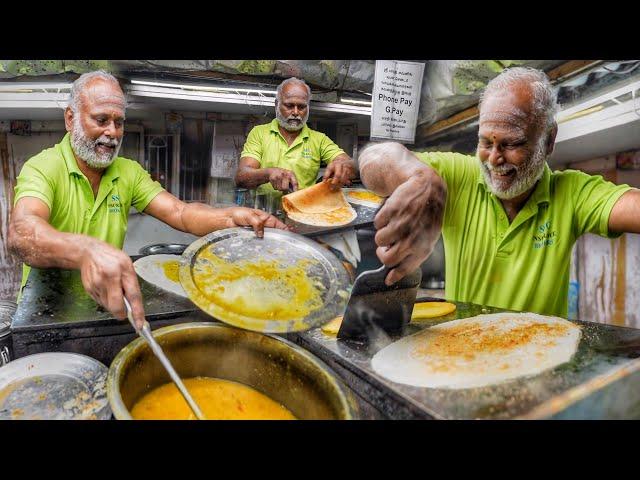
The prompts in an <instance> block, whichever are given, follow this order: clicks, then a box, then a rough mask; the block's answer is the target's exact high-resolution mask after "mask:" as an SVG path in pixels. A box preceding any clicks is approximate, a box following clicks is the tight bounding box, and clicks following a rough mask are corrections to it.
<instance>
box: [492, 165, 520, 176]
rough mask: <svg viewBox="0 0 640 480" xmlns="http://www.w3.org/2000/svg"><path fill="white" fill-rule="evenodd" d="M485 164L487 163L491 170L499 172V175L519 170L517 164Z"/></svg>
mask: <svg viewBox="0 0 640 480" xmlns="http://www.w3.org/2000/svg"><path fill="white" fill-rule="evenodd" d="M485 165H486V167H487V170H489V171H490V172H495V173H497V174H499V175H504V174H506V173H511V172H513V171H514V170H515V171H516V172H517V171H518V168H517V167H516V166H514V165H509V164H506V165H500V166H497V167H494V166H493V165H491V164H490V163H486V164H485Z"/></svg>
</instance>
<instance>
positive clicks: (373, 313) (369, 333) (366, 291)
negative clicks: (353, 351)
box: [338, 265, 422, 340]
mask: <svg viewBox="0 0 640 480" xmlns="http://www.w3.org/2000/svg"><path fill="white" fill-rule="evenodd" d="M391 270H392V268H390V267H385V266H384V265H383V266H382V267H380V268H378V269H377V270H369V271H367V272H362V273H361V274H360V275H358V277H357V278H356V281H355V283H354V284H353V289H352V290H351V297H350V298H349V303H348V304H347V309H346V311H345V313H344V317H343V319H342V324H341V325H340V330H338V338H344V339H364V340H366V339H369V338H374V336H375V334H376V332H377V331H379V330H380V329H382V330H384V331H385V332H386V333H394V332H398V331H400V330H401V329H402V328H403V327H404V326H405V325H407V324H408V323H409V322H410V321H411V312H412V311H413V304H414V303H415V300H416V295H417V294H418V286H419V285H420V281H421V280H422V270H420V269H417V270H416V271H414V272H413V273H411V274H409V275H407V276H406V277H404V278H403V279H402V280H400V281H398V282H396V283H395V284H393V285H391V286H390V287H389V286H387V285H385V283H384V279H385V278H386V277H387V274H388V273H389V272H390V271H391Z"/></svg>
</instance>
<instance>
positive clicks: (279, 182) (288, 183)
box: [235, 77, 356, 194]
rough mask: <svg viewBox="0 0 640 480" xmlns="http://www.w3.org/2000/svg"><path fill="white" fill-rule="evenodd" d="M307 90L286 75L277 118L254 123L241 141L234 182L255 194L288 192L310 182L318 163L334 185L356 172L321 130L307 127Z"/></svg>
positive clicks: (278, 98)
mask: <svg viewBox="0 0 640 480" xmlns="http://www.w3.org/2000/svg"><path fill="white" fill-rule="evenodd" d="M310 99H311V89H310V88H309V86H308V85H307V84H306V83H305V82H304V80H300V79H298V78H295V77H292V78H288V79H286V80H284V81H283V82H282V83H281V84H280V85H279V86H278V89H277V92H276V104H275V110H276V118H274V119H273V120H272V121H271V123H268V124H265V125H258V126H256V127H254V128H253V129H252V130H251V132H249V135H248V136H247V141H246V142H245V145H244V149H243V151H242V153H241V155H240V163H239V165H238V171H237V173H236V178H235V180H236V185H238V186H239V187H243V188H251V189H253V188H257V193H258V194H261V193H264V194H271V193H272V192H274V191H279V192H285V193H286V192H289V191H295V190H298V189H302V188H306V187H310V186H311V185H313V184H314V183H315V181H316V177H317V176H318V171H319V170H320V165H321V164H328V166H327V169H326V170H325V174H324V180H325V181H329V182H331V185H332V187H333V188H339V187H341V186H344V185H349V184H350V183H351V180H352V179H353V178H354V177H355V174H356V169H355V164H354V162H353V160H352V159H351V158H350V157H349V156H348V155H347V154H346V153H345V152H344V151H343V150H342V149H341V148H340V147H338V146H337V145H336V144H335V143H333V142H332V141H331V139H330V138H329V137H327V136H326V135H325V134H323V133H320V132H317V131H315V130H311V129H310V128H309V127H308V126H307V120H308V118H309V101H310Z"/></svg>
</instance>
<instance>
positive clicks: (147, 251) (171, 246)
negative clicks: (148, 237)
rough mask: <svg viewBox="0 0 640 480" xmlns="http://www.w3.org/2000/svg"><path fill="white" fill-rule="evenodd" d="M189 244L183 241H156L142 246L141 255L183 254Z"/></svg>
mask: <svg viewBox="0 0 640 480" xmlns="http://www.w3.org/2000/svg"><path fill="white" fill-rule="evenodd" d="M187 246H188V245H185V244H182V243H154V244H151V245H147V246H144V247H142V248H141V249H140V250H139V253H140V255H158V254H166V255H182V252H184V251H185V249H186V248H187Z"/></svg>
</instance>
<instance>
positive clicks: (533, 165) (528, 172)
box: [478, 137, 547, 200]
mask: <svg viewBox="0 0 640 480" xmlns="http://www.w3.org/2000/svg"><path fill="white" fill-rule="evenodd" d="M545 147H546V145H545V138H544V137H542V138H541V139H540V141H538V144H537V145H536V148H535V151H534V152H533V155H532V156H531V159H530V160H529V161H528V162H527V163H526V164H524V165H521V166H519V167H516V166H513V165H512V166H511V167H508V168H507V169H504V168H502V169H501V168H500V167H498V168H494V167H491V166H488V164H487V163H486V162H482V161H480V160H478V161H480V168H481V169H482V175H483V176H484V183H485V184H486V185H487V187H489V190H490V191H491V193H493V194H494V195H495V196H496V197H498V198H500V199H501V200H511V199H514V198H516V197H518V196H519V195H522V194H523V193H525V192H526V191H528V190H529V189H531V188H532V187H533V186H534V185H535V184H536V182H537V181H538V180H540V178H541V177H542V174H543V173H544V165H545V161H546V159H547V156H546V155H545ZM512 169H515V171H516V176H515V178H514V180H513V182H511V185H510V186H509V188H507V189H506V190H505V189H501V188H499V187H498V186H497V185H494V183H493V180H492V178H491V171H492V170H497V171H498V172H499V171H501V170H512Z"/></svg>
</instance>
